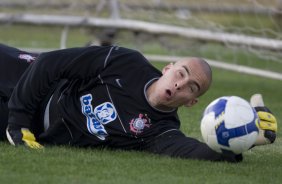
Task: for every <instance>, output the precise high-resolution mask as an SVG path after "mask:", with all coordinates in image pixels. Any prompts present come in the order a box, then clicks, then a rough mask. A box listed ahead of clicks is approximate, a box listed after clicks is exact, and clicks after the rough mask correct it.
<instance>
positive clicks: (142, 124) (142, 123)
mask: <svg viewBox="0 0 282 184" xmlns="http://www.w3.org/2000/svg"><path fill="white" fill-rule="evenodd" d="M129 125H130V131H131V132H133V133H135V135H137V134H140V133H142V132H143V130H144V128H146V127H147V128H149V127H150V126H151V120H150V119H149V118H148V116H147V114H145V115H144V114H139V117H138V118H133V119H132V120H131V121H130V123H129Z"/></svg>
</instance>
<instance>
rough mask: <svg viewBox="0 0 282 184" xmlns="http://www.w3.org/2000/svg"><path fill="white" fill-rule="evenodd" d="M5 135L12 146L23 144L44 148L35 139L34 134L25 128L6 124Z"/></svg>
mask: <svg viewBox="0 0 282 184" xmlns="http://www.w3.org/2000/svg"><path fill="white" fill-rule="evenodd" d="M6 135H7V138H8V140H9V142H10V143H11V144H12V145H14V146H18V145H25V146H27V147H29V148H32V149H42V148H44V147H43V146H42V145H41V144H39V143H38V142H37V141H36V139H35V137H34V134H33V133H32V132H31V131H30V130H29V129H27V128H20V129H13V128H11V127H10V126H8V127H7V129H6Z"/></svg>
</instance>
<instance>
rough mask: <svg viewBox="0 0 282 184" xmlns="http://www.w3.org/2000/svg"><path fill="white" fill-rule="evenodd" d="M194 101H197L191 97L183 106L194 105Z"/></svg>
mask: <svg viewBox="0 0 282 184" xmlns="http://www.w3.org/2000/svg"><path fill="white" fill-rule="evenodd" d="M196 103H198V99H197V98H195V99H192V100H189V101H188V102H187V103H186V104H184V106H185V107H192V106H193V105H195V104H196Z"/></svg>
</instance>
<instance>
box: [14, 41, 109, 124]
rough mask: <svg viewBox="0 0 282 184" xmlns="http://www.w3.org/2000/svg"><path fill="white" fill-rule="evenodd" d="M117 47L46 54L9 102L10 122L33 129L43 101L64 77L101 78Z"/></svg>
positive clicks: (33, 66) (41, 57)
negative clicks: (33, 122) (32, 123)
mask: <svg viewBox="0 0 282 184" xmlns="http://www.w3.org/2000/svg"><path fill="white" fill-rule="evenodd" d="M112 49H113V47H95V46H93V47H87V48H72V49H65V50H58V51H52V52H48V53H42V54H40V56H39V57H38V58H37V60H36V61H35V62H33V63H32V64H31V65H30V67H29V68H28V69H27V70H26V71H25V73H24V74H23V75H22V77H21V78H20V80H19V82H18V83H17V86H16V87H15V89H14V91H13V93H12V96H11V98H10V101H9V111H10V113H9V124H14V125H17V126H21V127H26V128H29V127H30V125H31V122H32V119H33V117H34V115H35V113H36V110H37V109H38V108H39V105H40V102H41V101H42V100H43V98H44V97H45V96H46V95H47V94H48V92H49V91H50V90H51V89H52V86H53V85H55V84H56V83H57V82H58V81H59V80H61V79H68V80H72V79H88V78H93V77H97V76H98V75H99V74H100V72H101V71H102V70H103V68H104V67H105V63H107V58H108V57H107V56H108V55H109V54H110V52H111V50H112Z"/></svg>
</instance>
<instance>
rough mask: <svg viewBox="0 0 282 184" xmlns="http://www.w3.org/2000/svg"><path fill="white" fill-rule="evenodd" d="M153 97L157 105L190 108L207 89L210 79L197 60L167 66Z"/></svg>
mask: <svg viewBox="0 0 282 184" xmlns="http://www.w3.org/2000/svg"><path fill="white" fill-rule="evenodd" d="M162 73H163V76H162V77H161V78H160V79H159V80H158V82H157V84H156V89H155V92H156V93H155V95H156V98H157V99H158V100H157V101H158V104H159V105H162V106H167V107H173V108H175V107H179V106H182V105H185V106H192V105H194V104H195V103H196V102H197V97H198V96H199V95H200V94H202V93H203V92H204V91H206V90H207V89H208V87H209V83H210V79H209V78H208V77H207V74H206V73H205V70H204V69H203V67H202V65H201V64H199V62H197V60H193V59H189V60H185V61H180V62H177V63H175V64H169V65H167V66H166V67H164V69H163V70H162Z"/></svg>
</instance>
